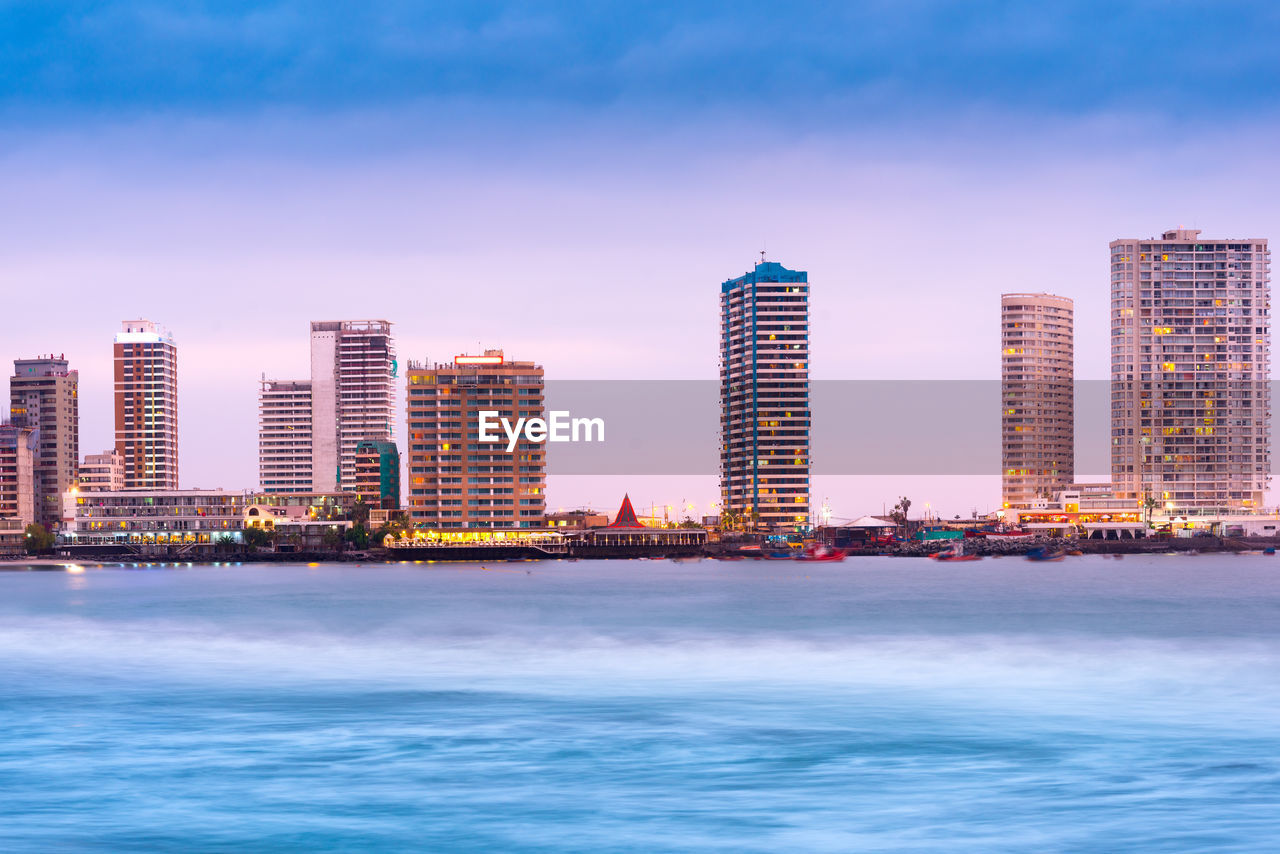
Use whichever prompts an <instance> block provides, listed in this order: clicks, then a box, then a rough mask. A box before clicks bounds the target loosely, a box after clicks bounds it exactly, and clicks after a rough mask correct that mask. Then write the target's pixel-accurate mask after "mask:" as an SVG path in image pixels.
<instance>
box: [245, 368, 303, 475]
mask: <svg viewBox="0 0 1280 854" xmlns="http://www.w3.org/2000/svg"><path fill="white" fill-rule="evenodd" d="M258 483H259V488H260V489H261V490H262V491H263V492H265V493H280V492H285V493H304V492H311V491H312V489H311V383H310V382H309V381H305V380H268V379H266V378H263V380H262V384H261V387H260V389H259V392H258Z"/></svg>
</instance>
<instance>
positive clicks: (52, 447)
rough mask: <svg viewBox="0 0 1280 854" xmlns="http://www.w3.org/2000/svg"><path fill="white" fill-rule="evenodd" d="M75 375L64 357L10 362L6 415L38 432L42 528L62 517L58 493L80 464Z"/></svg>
mask: <svg viewBox="0 0 1280 854" xmlns="http://www.w3.org/2000/svg"><path fill="white" fill-rule="evenodd" d="M79 385H80V377H79V374H78V373H77V372H76V371H73V370H70V368H69V367H68V364H67V360H66V358H64V357H61V356H59V357H55V356H41V357H40V358H38V359H15V360H14V362H13V377H12V378H11V379H10V380H9V417H10V419H11V420H12V421H13V423H14V424H25V425H26V426H28V427H30V428H32V429H33V430H36V431H38V438H37V448H36V452H35V460H34V464H35V513H36V521H37V522H39V523H40V524H41V525H43V526H44V527H45V528H47V529H48V530H50V531H52V530H54V529H56V528H57V526H58V524H59V522H60V521H61V519H62V493H63V492H65V491H66V490H68V489H70V488H71V487H72V486H74V485H75V483H76V477H77V474H76V471H77V468H78V467H79V463H80V393H79Z"/></svg>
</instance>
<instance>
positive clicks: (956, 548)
mask: <svg viewBox="0 0 1280 854" xmlns="http://www.w3.org/2000/svg"><path fill="white" fill-rule="evenodd" d="M929 557H931V558H933V559H934V560H940V561H946V562H948V563H950V562H952V561H967V560H982V555H975V554H965V551H964V546H962V545H961V544H960V543H959V542H956V543H953V544H951V545H949V546H947V547H946V548H945V549H943V550H942V551H940V552H934V553H933V554H931V555H929Z"/></svg>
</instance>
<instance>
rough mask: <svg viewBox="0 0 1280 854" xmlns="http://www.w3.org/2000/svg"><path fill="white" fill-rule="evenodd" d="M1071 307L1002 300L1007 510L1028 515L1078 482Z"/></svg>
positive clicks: (1031, 299)
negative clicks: (1029, 509)
mask: <svg viewBox="0 0 1280 854" xmlns="http://www.w3.org/2000/svg"><path fill="white" fill-rule="evenodd" d="M1074 311H1075V308H1074V304H1073V303H1072V301H1071V300H1069V299H1067V298H1066V297H1060V296H1054V295H1053V294H1003V295H1002V296H1001V297H1000V347H1001V350H1000V406H1001V409H1000V427H1001V429H1000V450H1001V487H1002V489H1001V491H1002V493H1003V502H1004V506H1005V507H1030V506H1031V505H1032V503H1033V502H1035V501H1036V499H1037V498H1049V497H1051V496H1054V495H1057V494H1058V493H1059V492H1060V491H1062V490H1063V489H1064V488H1065V487H1066V486H1067V485H1068V484H1070V483H1071V482H1072V481H1073V480H1074V479H1075V455H1076V448H1075V347H1074V337H1075V331H1074Z"/></svg>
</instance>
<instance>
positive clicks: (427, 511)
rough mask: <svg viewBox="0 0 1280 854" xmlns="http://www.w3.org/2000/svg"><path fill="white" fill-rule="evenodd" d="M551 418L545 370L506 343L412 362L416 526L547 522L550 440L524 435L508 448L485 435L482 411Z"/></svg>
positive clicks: (411, 493) (411, 499) (411, 496)
mask: <svg viewBox="0 0 1280 854" xmlns="http://www.w3.org/2000/svg"><path fill="white" fill-rule="evenodd" d="M481 411H493V412H497V413H498V415H497V416H496V417H499V418H507V419H509V420H510V423H512V424H515V423H516V420H517V419H519V418H525V419H529V418H545V407H544V405H543V371H542V366H541V365H536V364H534V363H533V362H509V361H507V360H506V358H505V357H504V354H503V352H502V351H501V350H486V351H484V354H483V355H481V356H458V357H457V358H455V359H454V360H453V362H449V363H443V364H435V365H431V366H427V365H421V364H416V363H410V365H409V370H408V422H409V472H408V476H409V489H408V512H409V517H410V519H411V521H412V523H413V526H414V528H416V529H420V530H422V529H427V530H434V529H457V528H464V529H470V528H530V527H540V526H541V525H542V522H543V516H544V514H545V512H546V474H545V460H546V456H545V453H544V445H543V444H542V443H540V442H532V441H529V440H527V439H526V438H525V437H523V436H521V438H520V440H519V442H518V443H517V445H516V447H515V448H514V450H512V451H511V452H508V451H507V440H506V438H505V436H503V431H502V428H501V427H498V428H497V431H496V432H497V435H499V436H503V438H502V439H501V441H499V442H481V441H480V440H479V433H478V429H479V413H480V412H481Z"/></svg>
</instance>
